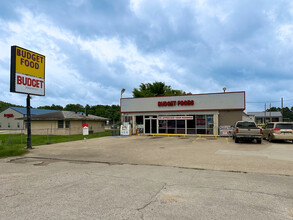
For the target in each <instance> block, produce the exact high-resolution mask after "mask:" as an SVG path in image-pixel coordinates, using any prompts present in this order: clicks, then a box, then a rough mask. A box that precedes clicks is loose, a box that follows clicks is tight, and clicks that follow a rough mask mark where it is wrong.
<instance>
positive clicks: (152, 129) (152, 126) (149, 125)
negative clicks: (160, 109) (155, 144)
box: [144, 118, 157, 134]
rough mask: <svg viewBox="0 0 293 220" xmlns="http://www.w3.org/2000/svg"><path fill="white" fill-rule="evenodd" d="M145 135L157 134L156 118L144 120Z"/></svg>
mask: <svg viewBox="0 0 293 220" xmlns="http://www.w3.org/2000/svg"><path fill="white" fill-rule="evenodd" d="M144 127H145V134H152V133H154V134H156V133H157V119H156V118H146V119H145V123H144Z"/></svg>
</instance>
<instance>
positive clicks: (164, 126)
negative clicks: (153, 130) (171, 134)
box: [159, 120, 167, 134]
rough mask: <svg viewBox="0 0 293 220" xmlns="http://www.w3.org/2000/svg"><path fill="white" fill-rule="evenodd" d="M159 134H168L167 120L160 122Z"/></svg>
mask: <svg viewBox="0 0 293 220" xmlns="http://www.w3.org/2000/svg"><path fill="white" fill-rule="evenodd" d="M159 133H160V134H165V133H167V120H159Z"/></svg>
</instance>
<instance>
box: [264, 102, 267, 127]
mask: <svg viewBox="0 0 293 220" xmlns="http://www.w3.org/2000/svg"><path fill="white" fill-rule="evenodd" d="M266 117H267V103H265V117H264V119H263V123H264V124H266Z"/></svg>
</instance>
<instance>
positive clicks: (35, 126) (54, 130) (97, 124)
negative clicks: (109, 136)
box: [25, 120, 105, 135]
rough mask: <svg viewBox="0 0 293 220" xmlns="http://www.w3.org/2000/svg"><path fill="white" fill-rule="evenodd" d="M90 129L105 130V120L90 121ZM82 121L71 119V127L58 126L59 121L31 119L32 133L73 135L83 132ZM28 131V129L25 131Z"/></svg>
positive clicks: (94, 131)
mask: <svg viewBox="0 0 293 220" xmlns="http://www.w3.org/2000/svg"><path fill="white" fill-rule="evenodd" d="M86 123H87V124H88V125H89V131H93V133H98V132H104V131H105V126H104V124H105V123H104V121H88V122H86ZM82 130H83V128H82V121H70V128H65V121H64V128H58V121H57V120H55V121H37V120H36V121H31V131H32V134H39V135H46V134H50V135H73V134H82ZM25 132H26V131H25Z"/></svg>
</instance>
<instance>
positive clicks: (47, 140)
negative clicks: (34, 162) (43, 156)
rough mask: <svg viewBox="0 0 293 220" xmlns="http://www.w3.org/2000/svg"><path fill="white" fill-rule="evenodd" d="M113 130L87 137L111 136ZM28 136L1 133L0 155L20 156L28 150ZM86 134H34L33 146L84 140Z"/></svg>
mask: <svg viewBox="0 0 293 220" xmlns="http://www.w3.org/2000/svg"><path fill="white" fill-rule="evenodd" d="M111 135H112V131H111V130H106V131H105V132H101V133H95V134H89V135H88V136H87V137H86V138H87V139H91V138H99V137H105V136H111ZM26 139H27V136H26V135H24V134H0V157H10V156H19V155H23V154H25V153H27V152H28V150H27V149H25V148H26ZM83 139H84V136H83V135H81V134H78V135H70V136H68V135H66V136H61V135H60V136H59V135H58V136H57V135H49V136H47V135H32V138H31V141H32V147H33V146H39V145H45V144H55V143H60V142H68V141H77V140H83Z"/></svg>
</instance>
